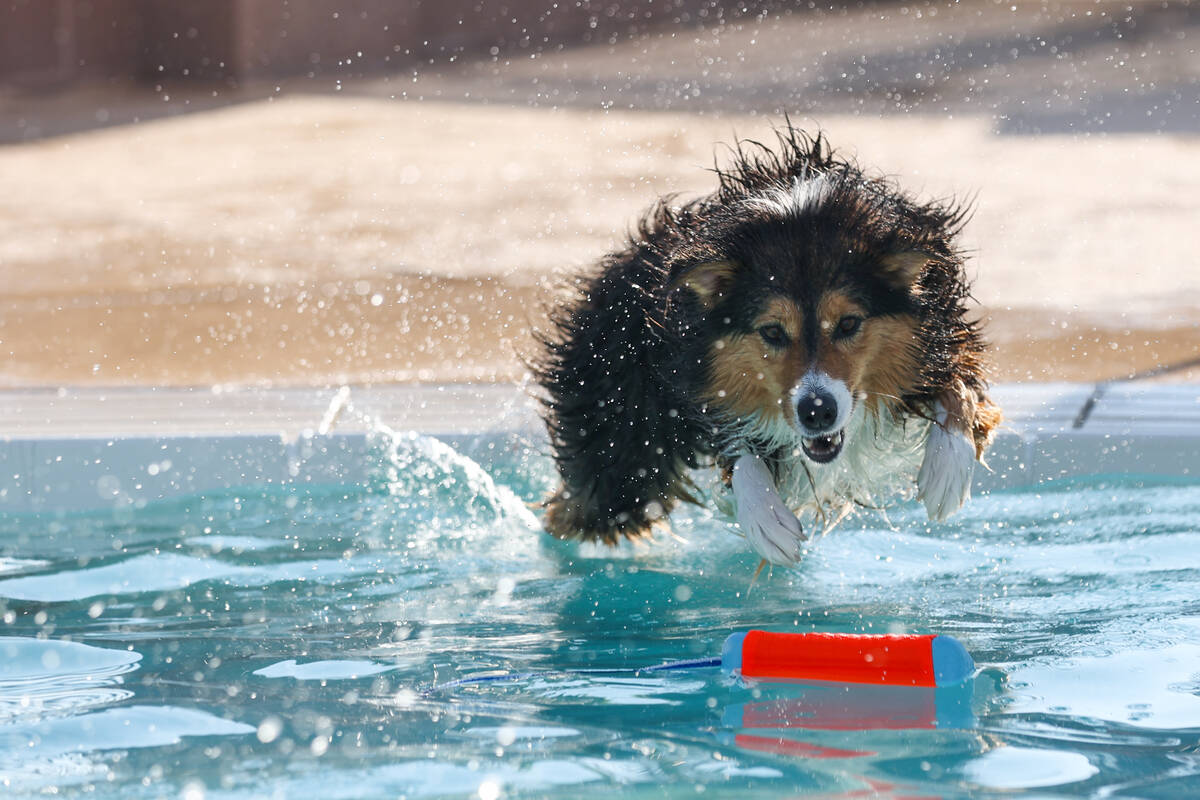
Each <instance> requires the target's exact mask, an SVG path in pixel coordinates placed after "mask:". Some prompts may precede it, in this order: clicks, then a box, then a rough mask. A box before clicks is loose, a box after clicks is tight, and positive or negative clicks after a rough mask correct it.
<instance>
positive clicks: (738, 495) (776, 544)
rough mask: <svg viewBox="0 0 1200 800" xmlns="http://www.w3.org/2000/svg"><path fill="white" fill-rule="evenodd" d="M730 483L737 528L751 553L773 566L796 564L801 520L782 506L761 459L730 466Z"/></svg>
mask: <svg viewBox="0 0 1200 800" xmlns="http://www.w3.org/2000/svg"><path fill="white" fill-rule="evenodd" d="M732 483H733V496H734V499H735V500H736V502H737V522H738V527H740V528H741V529H742V533H743V534H744V535H745V536H746V541H747V542H749V543H750V546H751V547H753V548H754V551H755V552H756V553H758V554H759V555H760V556H762V557H763V558H765V559H766V560H767V561H769V562H771V563H772V564H794V563H795V562H797V561H799V560H800V543H801V542H803V541H804V540H805V539H806V538H807V537H806V536H805V535H804V530H803V529H802V528H801V527H800V520H798V519H796V515H795V514H793V513H792V512H791V510H790V509H789V508H788V507H787V506H786V505H784V502H783V498H782V497H780V496H779V491H778V490H777V489H776V488H775V481H774V480H773V479H772V478H771V471H770V470H768V469H767V465H766V464H764V463H763V462H762V459H760V458H758V457H757V456H751V455H745V456H742V457H741V458H739V459H738V460H737V463H736V464H734V465H733V481H732Z"/></svg>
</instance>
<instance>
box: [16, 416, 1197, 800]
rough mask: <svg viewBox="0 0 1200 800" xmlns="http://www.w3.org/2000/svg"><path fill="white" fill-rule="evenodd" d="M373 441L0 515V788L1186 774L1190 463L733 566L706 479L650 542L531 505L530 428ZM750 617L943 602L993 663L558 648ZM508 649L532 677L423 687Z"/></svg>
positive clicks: (674, 784)
mask: <svg viewBox="0 0 1200 800" xmlns="http://www.w3.org/2000/svg"><path fill="white" fill-rule="evenodd" d="M373 441H374V442H375V457H376V462H375V464H374V465H373V466H374V469H373V472H374V478H373V479H372V480H371V481H369V482H368V483H367V484H366V485H362V486H325V487H308V488H305V489H280V488H278V487H246V488H245V489H242V490H239V491H233V492H227V493H223V494H218V495H210V496H206V497H189V498H184V499H180V500H174V501H171V502H164V503H158V504H152V505H151V506H148V507H146V508H142V509H129V508H126V509H121V510H118V511H116V512H107V513H96V514H82V515H72V516H56V515H37V516H27V515H26V516H13V517H4V518H0V575H2V577H0V613H2V619H3V623H2V625H0V658H3V666H0V786H3V787H4V788H5V789H6V796H23V795H34V794H40V793H43V792H46V791H58V792H59V793H60V794H67V795H71V794H73V793H74V794H79V795H81V796H82V795H84V794H86V795H87V796H89V797H96V796H98V797H122V798H124V797H159V796H164V795H165V796H179V795H180V794H182V793H183V792H184V791H185V790H186V791H196V790H198V789H202V790H203V791H204V792H205V795H206V796H207V797H228V798H235V797H236V798H242V797H247V798H248V797H259V796H263V795H278V796H292V795H314V796H320V797H330V798H337V797H345V798H360V797H396V796H409V797H446V796H451V797H454V796H462V797H465V796H480V795H487V796H491V795H495V796H508V797H514V796H537V797H577V796H579V795H581V794H582V793H584V792H604V793H605V794H606V795H608V794H618V795H620V794H625V795H627V796H654V797H664V796H681V795H693V794H695V793H696V792H697V791H699V790H700V789H706V790H712V791H716V792H723V793H725V794H728V795H731V796H738V797H747V798H753V797H777V796H779V795H781V794H804V793H819V794H824V795H828V796H836V795H839V794H843V795H845V796H864V795H862V793H864V792H865V793H867V794H870V793H875V794H876V795H880V796H887V795H888V794H889V793H891V794H892V795H914V794H925V795H938V796H942V797H958V796H987V795H989V794H991V793H993V792H995V793H1005V794H1007V793H1011V792H1018V793H1020V792H1029V793H1040V794H1041V796H1046V793H1048V792H1050V793H1054V794H1055V795H1066V794H1069V795H1096V796H1104V795H1114V794H1122V793H1124V794H1128V795H1133V796H1186V795H1189V794H1192V793H1194V792H1195V790H1196V789H1197V787H1200V778H1198V777H1197V776H1198V775H1200V761H1197V760H1196V759H1195V758H1194V755H1193V751H1194V750H1195V748H1196V746H1197V745H1198V744H1200V700H1198V699H1197V698H1198V697H1200V679H1198V678H1197V674H1200V673H1198V671H1197V669H1196V667H1195V664H1196V663H1197V660H1198V659H1200V600H1198V599H1197V598H1200V560H1198V559H1197V557H1196V553H1200V525H1198V524H1197V520H1198V519H1200V486H1198V485H1197V484H1195V483H1194V482H1192V483H1184V482H1172V481H1163V480H1160V481H1158V482H1155V483H1147V482H1144V481H1134V480H1124V481H1114V480H1109V479H1102V478H1091V479H1079V480H1076V481H1073V482H1071V483H1064V484H1055V485H1048V486H1042V487H1037V488H1032V489H1029V490H1022V491H1008V492H998V493H995V494H992V495H990V496H985V497H981V498H977V499H976V500H975V501H974V502H973V503H972V504H971V505H970V506H969V507H968V509H967V510H966V511H965V512H964V513H963V514H962V515H961V516H960V517H959V518H958V519H957V520H956V521H955V522H954V524H950V525H936V526H931V525H929V523H927V522H926V520H925V519H924V513H923V511H922V510H921V509H920V508H919V507H918V506H915V505H912V506H903V507H900V508H899V509H896V510H894V511H893V512H891V513H890V515H889V519H888V520H884V519H883V518H882V517H878V516H870V517H865V518H861V519H859V520H855V521H851V522H849V523H847V524H845V525H844V526H843V527H842V528H840V529H839V530H837V531H835V532H833V533H832V534H830V535H828V536H825V537H822V538H820V539H819V540H817V541H816V542H815V543H814V544H813V545H812V546H811V548H810V551H809V552H808V554H807V557H806V560H805V561H804V562H803V563H802V564H801V565H800V566H799V567H798V568H797V569H794V570H784V569H779V568H776V569H775V570H773V571H772V572H771V574H769V575H768V574H764V575H763V576H762V577H760V578H759V580H758V582H757V583H756V584H755V585H754V586H753V588H750V587H751V579H752V576H753V574H754V569H755V567H756V565H757V559H756V558H755V557H754V555H753V554H752V553H750V552H748V551H747V550H746V549H745V547H744V543H743V542H742V541H741V539H740V538H738V537H736V536H733V535H731V534H730V532H729V530H728V529H727V528H725V526H724V525H723V524H722V523H720V522H718V521H715V520H714V519H713V518H712V515H711V514H709V513H708V512H707V511H705V510H703V509H685V510H683V511H682V513H680V514H678V515H677V516H676V519H675V520H674V527H675V530H676V533H677V534H678V535H677V537H675V538H671V537H660V538H659V540H658V541H656V542H653V543H651V544H649V545H644V546H639V547H625V548H622V549H621V550H619V551H615V552H614V551H608V550H606V549H604V548H599V547H595V546H579V545H574V544H570V543H562V542H558V541H554V540H551V539H550V538H549V537H547V536H545V535H544V534H542V533H541V532H540V531H539V530H538V525H537V520H536V517H535V516H534V514H533V512H531V510H530V506H529V503H531V502H533V501H537V500H539V499H540V498H541V497H542V496H543V495H544V494H545V492H546V491H547V490H548V489H549V488H550V486H551V484H552V481H553V469H552V466H551V465H550V463H549V460H548V459H547V458H546V457H545V456H544V455H543V454H542V453H541V452H540V446H538V445H533V446H531V445H530V444H529V443H527V442H525V441H523V440H521V439H518V438H480V439H477V440H471V441H465V442H461V443H460V444H459V446H457V447H456V448H452V447H450V446H449V445H448V444H446V443H445V442H441V441H438V440H435V439H430V438H428V437H422V436H417V435H415V434H408V433H396V432H394V431H391V430H388V429H386V428H385V427H383V426H379V427H378V429H377V431H376V433H375V435H374V439H373ZM748 627H765V628H769V629H772V630H827V631H861V632H872V633H884V632H901V631H912V632H937V633H946V634H951V635H954V636H956V637H958V638H959V639H961V640H962V641H964V642H965V643H966V645H967V646H968V648H969V649H970V650H971V652H972V654H973V655H974V656H975V658H976V660H977V661H978V662H980V663H981V664H983V665H985V667H984V669H983V670H982V671H981V672H980V673H979V675H978V676H977V677H976V678H975V679H974V680H973V681H971V682H969V683H968V684H967V685H966V686H963V687H957V688H955V689H954V690H953V691H946V690H941V689H939V690H936V691H935V690H898V692H899V693H897V692H896V691H889V690H881V689H880V688H879V687H871V691H867V690H864V689H854V688H848V687H836V686H831V685H826V686H822V687H812V686H809V687H805V686H800V685H759V686H746V685H742V684H739V683H736V682H733V681H731V680H730V679H729V678H727V677H725V676H723V675H721V674H720V672H719V671H716V670H710V671H695V672H680V673H652V674H633V673H593V674H580V673H578V672H575V673H572V672H570V671H569V670H571V669H572V668H587V669H595V668H607V669H610V668H616V667H622V666H637V665H645V664H652V663H658V662H662V661H668V660H675V659H684V658H695V657H704V656H711V655H715V654H717V653H718V652H719V650H720V646H721V642H722V641H723V640H724V638H725V636H726V635H727V634H728V633H729V632H730V631H732V630H737V629H745V628H748ZM543 670H545V671H544V672H543ZM508 671H521V672H524V671H536V672H538V674H537V675H535V676H533V677H530V678H527V679H525V680H520V681H511V682H496V683H480V684H471V685H464V686H459V687H457V688H455V689H452V690H447V691H445V692H443V693H441V694H434V695H425V694H423V693H422V690H424V689H425V688H427V687H429V686H430V685H432V684H433V683H435V682H443V681H450V680H454V679H457V678H462V677H467V676H472V675H488V674H495V673H496V672H508ZM856 793H858V794H856Z"/></svg>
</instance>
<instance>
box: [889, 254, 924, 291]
mask: <svg viewBox="0 0 1200 800" xmlns="http://www.w3.org/2000/svg"><path fill="white" fill-rule="evenodd" d="M932 259H933V256H931V255H930V254H929V253H926V252H923V251H921V250H901V251H900V252H899V253H892V254H891V255H888V256H884V258H883V261H881V262H880V264H879V270H880V272H881V273H882V274H883V277H884V279H885V280H886V281H887V282H888V283H890V284H892V285H893V286H895V287H896V288H897V289H911V288H912V287H913V285H915V284H916V282H917V279H918V278H920V277H921V273H922V272H923V271H924V270H925V265H926V264H928V263H929V262H930V261H931V260H932Z"/></svg>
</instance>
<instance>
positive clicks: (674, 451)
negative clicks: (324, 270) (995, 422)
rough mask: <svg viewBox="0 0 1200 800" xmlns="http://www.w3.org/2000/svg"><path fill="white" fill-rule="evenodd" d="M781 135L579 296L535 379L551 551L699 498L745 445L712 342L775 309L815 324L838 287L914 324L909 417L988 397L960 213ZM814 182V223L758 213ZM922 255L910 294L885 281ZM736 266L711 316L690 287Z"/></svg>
mask: <svg viewBox="0 0 1200 800" xmlns="http://www.w3.org/2000/svg"><path fill="white" fill-rule="evenodd" d="M777 137H778V142H777V146H776V148H775V149H771V148H769V147H766V146H764V145H761V144H758V143H755V142H742V143H740V144H739V145H738V146H737V148H736V149H735V150H734V152H733V159H732V163H731V164H730V166H728V167H724V168H717V169H716V170H715V171H716V175H717V179H718V186H717V189H716V191H715V192H713V193H712V194H710V195H708V196H705V197H702V198H700V199H698V200H695V201H692V202H690V203H686V204H683V205H681V206H672V205H671V204H670V199H669V198H668V199H665V200H663V201H660V202H659V204H657V205H656V206H655V207H654V208H652V209H651V210H650V211H649V212H648V214H647V215H646V216H645V218H644V219H643V220H642V222H641V223H640V225H639V227H638V230H637V232H636V234H635V235H633V236H632V237H631V240H630V242H629V245H628V246H627V247H626V248H625V249H624V250H621V251H619V252H616V253H613V254H611V255H609V256H608V257H607V258H605V259H604V260H603V261H602V262H601V263H600V265H599V267H598V269H596V270H594V271H591V272H589V273H587V274H585V275H583V276H581V277H579V278H578V280H577V286H576V290H575V293H574V296H573V297H572V298H571V299H569V300H568V301H566V302H565V303H564V304H563V305H562V306H561V307H560V308H558V309H557V310H556V311H554V312H553V313H552V315H551V322H552V327H553V331H552V333H551V334H550V335H547V336H545V337H544V339H543V341H542V345H543V352H542V356H541V358H540V359H539V360H538V361H537V363H536V364H535V365H534V371H535V374H536V377H537V380H538V382H539V383H540V384H541V386H542V388H543V389H544V390H545V398H544V402H545V410H546V414H545V419H546V425H547V428H548V430H549V433H550V439H551V443H552V447H553V450H554V456H555V459H556V462H557V466H558V469H559V472H560V474H561V476H562V480H563V486H562V489H561V490H560V492H559V493H558V494H556V495H555V496H554V497H552V498H551V499H550V501H549V504H548V505H549V508H548V513H547V518H546V526H547V529H548V530H550V531H551V532H553V533H554V534H555V535H558V536H562V537H579V538H585V539H600V540H603V541H607V542H610V543H612V542H616V541H618V540H619V538H620V537H621V536H637V535H640V534H642V533H644V532H645V531H647V530H648V528H649V527H650V526H651V525H652V523H653V521H654V519H655V518H656V517H658V516H659V515H662V514H666V513H668V512H669V511H670V510H671V509H672V508H673V507H674V505H675V504H676V502H677V501H678V500H691V496H690V494H689V486H690V482H689V481H688V478H687V470H688V469H690V468H692V467H695V466H697V465H699V464H700V463H702V462H704V461H706V460H707V459H708V458H709V457H711V456H714V455H716V454H717V453H718V451H719V450H721V449H723V448H726V447H728V445H729V438H730V436H731V435H732V434H730V432H729V430H728V428H729V427H730V425H729V423H730V421H729V420H724V419H722V418H721V417H720V416H719V415H717V414H714V413H713V411H712V409H709V408H707V407H706V406H705V405H704V403H703V401H702V400H701V399H700V391H701V389H702V387H703V386H704V385H705V383H706V380H707V379H708V377H709V375H708V371H707V355H706V354H707V353H708V352H709V347H710V345H711V343H712V342H713V341H714V339H715V338H716V337H719V336H722V335H727V334H729V333H734V332H743V333H746V332H750V331H751V330H752V329H751V327H750V323H751V320H752V319H753V317H754V315H755V314H756V313H757V310H758V309H759V308H760V307H761V305H762V302H763V300H764V298H765V297H767V296H769V295H770V294H785V295H787V296H789V297H791V298H793V299H795V300H796V301H797V302H798V303H799V304H800V305H801V307H802V308H804V310H805V312H806V313H805V316H806V318H811V317H812V316H813V315H811V314H810V313H808V312H809V310H810V309H809V308H805V307H804V304H805V303H808V304H809V305H811V304H812V303H813V302H815V300H814V299H813V298H816V297H818V296H819V294H820V292H821V291H822V290H823V289H825V288H829V287H833V286H836V287H838V288H842V289H844V290H847V291H850V292H852V293H853V295H854V296H855V298H856V299H857V300H858V301H859V302H860V303H862V304H863V305H864V306H865V307H866V308H867V309H869V312H870V314H871V315H888V314H910V315H913V316H914V317H916V318H917V319H918V320H919V322H920V327H919V331H920V333H919V338H920V341H919V343H917V346H918V347H919V348H920V349H921V352H922V354H923V357H922V366H921V371H920V374H919V375H918V376H914V380H913V383H912V391H911V392H910V393H908V394H907V395H906V396H904V397H903V398H900V399H899V401H898V402H899V405H900V407H901V408H902V409H903V410H905V411H907V412H909V413H917V414H926V413H928V408H929V406H930V403H931V402H932V399H933V398H934V397H935V396H937V395H938V394H939V393H940V392H943V391H945V390H947V389H948V388H950V387H952V386H956V385H957V386H959V387H962V388H965V389H966V390H968V391H971V392H973V393H975V394H977V395H978V396H980V397H982V396H983V395H982V392H983V390H984V378H983V374H982V367H981V365H980V354H981V353H982V351H983V349H984V345H983V343H982V341H981V339H980V336H979V332H978V330H977V328H976V326H975V324H974V323H972V322H970V321H967V319H966V318H965V316H964V313H965V307H964V304H965V302H966V300H967V297H968V293H967V284H966V281H965V278H964V273H963V266H962V259H961V256H960V254H959V253H958V251H957V250H956V249H955V248H954V245H953V239H954V238H955V236H956V235H957V234H958V232H959V230H960V228H961V225H962V223H963V221H964V209H963V208H962V207H961V206H959V205H956V204H954V203H951V202H931V203H920V202H917V201H916V200H914V199H913V198H911V197H910V196H908V195H906V194H905V193H903V192H902V191H900V190H899V189H898V188H897V187H896V186H895V185H894V184H892V183H891V182H889V181H887V180H884V179H882V178H876V177H870V176H866V175H864V174H863V173H862V171H860V170H859V168H858V167H856V166H855V165H854V164H852V163H850V162H848V161H845V160H842V159H840V158H838V157H836V156H835V155H834V153H833V152H832V151H831V150H830V148H829V147H828V145H827V143H826V141H825V140H824V138H823V137H821V136H820V135H818V136H816V137H809V136H807V135H806V134H804V133H802V132H800V131H798V130H796V129H794V128H792V127H791V126H790V124H789V125H787V126H785V127H784V128H782V129H781V130H779V131H777ZM816 175H824V176H827V180H828V181H829V182H830V184H831V186H832V188H831V190H830V191H829V193H828V195H827V198H826V200H825V201H824V202H822V203H821V204H820V206H819V207H818V208H817V209H816V210H815V211H814V212H813V213H810V214H805V215H803V216H801V217H799V218H792V219H788V220H781V219H780V218H779V216H778V215H772V214H770V213H768V212H767V211H764V210H761V209H758V208H755V207H754V206H752V205H747V203H746V202H745V201H746V200H747V199H748V198H752V197H755V196H760V195H762V194H763V193H764V192H767V191H769V190H771V189H776V188H785V189H786V188H788V187H790V186H791V184H792V182H793V180H794V179H805V178H812V177H814V176H816ZM911 250H918V251H921V252H922V253H924V254H927V255H928V256H929V261H928V263H927V265H926V266H925V268H924V269H923V271H922V273H921V275H920V278H919V279H918V282H917V285H916V287H915V288H913V289H912V290H910V287H908V286H907V285H906V286H902V287H899V286H897V285H895V281H894V280H893V278H892V276H889V275H888V274H887V273H885V272H883V271H881V270H880V268H879V264H880V262H881V260H882V259H884V258H885V257H886V256H888V255H890V254H894V253H898V252H904V251H911ZM722 260H731V261H737V262H739V263H740V264H741V265H743V268H742V270H741V271H740V272H739V273H738V277H737V279H736V280H735V281H733V282H732V283H731V285H730V286H729V287H727V289H726V290H725V291H724V292H723V293H722V294H721V296H720V300H719V302H717V303H716V305H715V306H713V307H712V308H711V309H706V308H705V307H704V305H703V304H702V303H701V301H700V299H699V298H698V297H697V296H696V295H695V294H694V293H693V292H692V291H690V290H688V289H686V288H680V287H679V286H678V285H677V281H678V280H679V279H680V278H681V276H683V275H684V274H685V273H686V272H687V270H688V269H690V268H692V267H694V266H696V265H699V264H704V263H708V262H713V261H722ZM814 324H815V323H814ZM805 335H806V336H815V335H816V333H815V331H813V330H810V331H806V334H805ZM743 444H744V446H745V447H747V448H748V449H751V450H754V449H755V446H754V443H753V442H746V443H743ZM764 455H770V454H769V453H764Z"/></svg>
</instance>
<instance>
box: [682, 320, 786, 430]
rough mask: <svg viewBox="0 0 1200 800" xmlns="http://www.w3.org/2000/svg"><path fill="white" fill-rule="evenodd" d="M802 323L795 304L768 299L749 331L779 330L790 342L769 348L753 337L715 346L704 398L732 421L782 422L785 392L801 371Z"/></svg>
mask: <svg viewBox="0 0 1200 800" xmlns="http://www.w3.org/2000/svg"><path fill="white" fill-rule="evenodd" d="M802 320H803V316H802V315H801V313H800V309H799V308H797V307H796V304H795V303H793V302H792V301H791V300H788V299H787V298H784V297H773V298H771V299H770V300H768V301H767V304H766V306H765V307H764V308H763V310H762V312H761V313H760V314H759V315H758V317H756V318H755V320H754V329H755V331H757V330H758V329H759V328H761V327H762V326H764V325H771V324H777V325H780V326H782V327H783V329H784V331H785V332H786V333H787V336H788V340H789V342H790V344H789V345H788V346H787V347H784V348H777V347H772V346H770V345H768V344H767V343H766V342H764V341H763V339H762V337H761V336H759V335H758V333H757V332H751V333H748V334H745V335H739V336H729V337H723V338H721V339H718V340H717V341H716V342H714V343H713V346H712V348H711V350H710V351H709V363H710V364H711V370H710V373H709V374H710V378H709V385H708V388H707V391H706V397H705V399H706V400H708V401H709V402H710V403H712V404H713V405H715V406H717V407H719V408H721V409H724V410H725V411H727V412H729V413H731V414H733V415H735V416H737V417H749V416H752V415H759V416H761V417H762V418H763V419H769V418H771V417H776V416H778V417H781V418H782V417H783V410H784V403H785V399H786V398H787V394H788V391H789V390H790V389H791V387H792V386H793V385H795V383H796V381H797V380H799V378H800V374H801V373H802V372H803V367H804V363H803V362H804V354H803V352H802V351H803V349H804V347H803V344H802V343H801V339H802V338H803V337H802V335H801V331H802V330H803V328H802Z"/></svg>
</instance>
